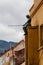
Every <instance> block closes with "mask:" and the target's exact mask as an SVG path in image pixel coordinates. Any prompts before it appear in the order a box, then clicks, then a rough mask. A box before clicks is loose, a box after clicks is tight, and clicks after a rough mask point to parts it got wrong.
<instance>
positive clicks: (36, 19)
mask: <svg viewBox="0 0 43 65" xmlns="http://www.w3.org/2000/svg"><path fill="white" fill-rule="evenodd" d="M41 24H43V5H42V6H41V7H40V8H39V9H38V11H37V12H36V14H35V15H34V16H33V17H32V18H31V25H32V26H37V25H41Z"/></svg>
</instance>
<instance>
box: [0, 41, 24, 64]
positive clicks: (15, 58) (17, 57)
mask: <svg viewBox="0 0 43 65" xmlns="http://www.w3.org/2000/svg"><path fill="white" fill-rule="evenodd" d="M24 48H25V44H24V40H21V41H20V42H19V43H17V45H16V46H14V47H11V48H10V49H9V50H8V51H6V52H5V53H4V54H3V55H2V56H1V57H0V64H1V65H20V64H22V63H24V61H25V60H24V50H25V49H24Z"/></svg>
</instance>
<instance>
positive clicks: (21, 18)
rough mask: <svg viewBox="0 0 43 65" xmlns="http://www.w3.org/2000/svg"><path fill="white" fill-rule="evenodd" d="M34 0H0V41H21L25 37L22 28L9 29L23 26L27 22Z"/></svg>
mask: <svg viewBox="0 0 43 65" xmlns="http://www.w3.org/2000/svg"><path fill="white" fill-rule="evenodd" d="M32 4H33V0H29V1H28V0H0V25H1V26H0V39H5V40H14V41H19V40H21V39H22V38H24V37H23V34H24V32H23V30H22V27H13V28H12V27H8V25H15V24H16V25H21V24H24V23H25V22H26V21H27V20H26V17H25V16H26V15H27V14H28V13H29V12H28V11H29V8H30V7H31V5H32Z"/></svg>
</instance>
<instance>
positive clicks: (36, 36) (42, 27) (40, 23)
mask: <svg viewBox="0 0 43 65" xmlns="http://www.w3.org/2000/svg"><path fill="white" fill-rule="evenodd" d="M29 12H30V19H31V21H30V20H29V21H28V24H27V25H26V24H25V25H24V31H25V61H26V62H25V65H43V0H34V4H33V5H32V7H31V8H30V10H29ZM29 22H31V25H29V24H30V23H29Z"/></svg>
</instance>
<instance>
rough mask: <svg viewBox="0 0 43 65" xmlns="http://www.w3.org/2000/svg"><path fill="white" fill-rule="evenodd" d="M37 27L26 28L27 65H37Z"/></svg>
mask: <svg viewBox="0 0 43 65" xmlns="http://www.w3.org/2000/svg"><path fill="white" fill-rule="evenodd" d="M38 48H39V38H38V27H28V65H39V53H38V51H37V50H38Z"/></svg>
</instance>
